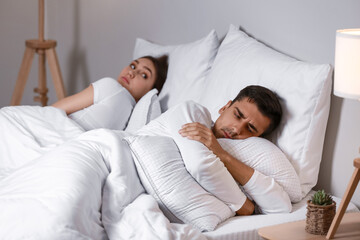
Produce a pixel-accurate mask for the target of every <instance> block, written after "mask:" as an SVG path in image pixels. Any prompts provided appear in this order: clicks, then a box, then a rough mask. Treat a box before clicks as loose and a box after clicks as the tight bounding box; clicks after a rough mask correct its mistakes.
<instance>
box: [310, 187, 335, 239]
mask: <svg viewBox="0 0 360 240" xmlns="http://www.w3.org/2000/svg"><path fill="white" fill-rule="evenodd" d="M335 211H336V203H335V202H334V201H333V199H332V197H331V196H330V195H329V194H327V193H325V191H324V190H319V191H317V192H316V193H314V195H313V196H312V197H311V200H308V202H307V213H306V227H305V230H306V231H307V232H308V233H312V234H317V235H326V233H327V232H328V230H329V228H330V225H331V222H332V220H333V218H334V216H335Z"/></svg>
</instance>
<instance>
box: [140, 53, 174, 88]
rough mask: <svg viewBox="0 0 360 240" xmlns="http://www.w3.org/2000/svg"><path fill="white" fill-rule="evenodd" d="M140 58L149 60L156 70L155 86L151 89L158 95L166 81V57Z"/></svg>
mask: <svg viewBox="0 0 360 240" xmlns="http://www.w3.org/2000/svg"><path fill="white" fill-rule="evenodd" d="M141 58H146V59H149V60H150V61H151V62H152V63H153V64H154V67H155V70H156V78H155V84H154V87H153V88H156V89H157V90H158V91H159V93H160V91H161V89H162V87H163V86H164V83H165V80H166V76H167V71H168V66H169V64H168V56H167V55H163V56H161V57H157V58H156V57H153V56H144V57H141Z"/></svg>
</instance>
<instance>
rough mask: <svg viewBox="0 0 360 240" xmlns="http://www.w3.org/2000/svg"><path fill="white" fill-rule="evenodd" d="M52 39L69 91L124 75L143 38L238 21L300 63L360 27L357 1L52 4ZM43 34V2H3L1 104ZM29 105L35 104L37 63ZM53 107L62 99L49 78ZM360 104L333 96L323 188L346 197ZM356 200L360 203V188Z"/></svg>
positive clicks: (189, 35) (324, 59) (185, 37)
mask: <svg viewBox="0 0 360 240" xmlns="http://www.w3.org/2000/svg"><path fill="white" fill-rule="evenodd" d="M46 3H47V6H46V9H47V13H46V21H47V24H46V31H45V32H46V36H47V37H48V38H53V39H56V40H57V41H58V46H57V48H56V50H57V53H58V57H59V61H60V66H61V69H62V74H63V78H64V81H65V86H66V90H67V93H69V94H72V93H75V92H77V91H79V90H81V89H83V88H84V87H86V86H87V85H88V84H89V83H90V82H93V81H95V80H97V79H98V78H100V77H104V76H110V77H116V76H117V74H118V73H119V72H120V70H121V67H122V66H124V65H125V64H127V63H128V61H129V60H130V59H131V56H132V49H133V46H134V42H135V38H136V37H142V38H146V39H149V40H153V41H155V42H157V43H163V44H176V43H184V42H190V41H193V40H196V39H198V38H201V37H203V36H205V35H206V34H207V33H208V32H209V31H210V30H211V29H216V31H217V32H218V35H219V36H220V37H223V36H224V34H225V33H226V32H227V29H228V26H229V24H230V23H233V24H236V25H239V26H240V27H241V28H242V29H243V30H245V31H246V32H247V33H249V34H250V35H252V36H253V37H255V38H257V39H258V40H260V41H262V42H264V43H265V44H267V45H269V46H271V47H273V48H275V49H276V50H278V51H281V52H283V53H286V54H288V55H290V56H293V57H296V58H298V59H300V60H305V61H310V62H315V63H330V64H332V65H333V63H334V46H335V31H336V30H337V29H341V28H355V27H357V28H360V14H359V13H358V11H359V9H360V1H357V0H342V1H338V0H317V1H313V0H296V1H295V0H293V1H289V0H272V1H269V0H252V1H249V0H248V1H246V0H222V1H216V0H196V1H194V0H182V1H170V0H121V1H119V0H103V1H96V0H61V1H55V0H47V1H46ZM36 37H37V1H36V0H27V1H22V0H11V1H5V0H0V42H1V44H0V81H1V90H0V91H1V94H0V107H2V106H6V105H8V104H9V102H10V99H11V94H12V91H13V87H14V85H15V80H16V77H17V72H18V69H19V66H20V63H21V59H22V54H23V51H24V41H25V40H26V39H29V38H36ZM34 64H35V65H34V66H33V68H32V72H31V76H30V79H29V81H28V85H27V88H26V90H25V94H24V98H23V104H32V105H35V104H36V103H34V102H33V101H32V96H33V94H32V88H34V87H35V85H36V81H37V80H36V78H37V68H36V60H35V61H34ZM49 86H50V87H49V88H50V103H52V102H54V101H55V100H56V99H55V95H54V90H53V89H52V84H51V83H50V81H49ZM359 122H360V102H357V101H354V100H343V99H340V98H338V97H335V96H333V97H332V107H331V112H330V117H329V123H328V128H327V133H326V140H325V146H324V154H323V160H322V165H321V170H320V171H321V172H320V175H319V177H320V179H319V183H318V188H324V189H325V190H326V191H330V192H331V193H333V194H334V195H336V196H340V197H342V195H343V193H344V191H345V188H346V185H347V183H348V181H349V179H350V176H351V174H352V172H353V166H352V162H353V159H354V158H355V157H357V156H359V153H358V149H359V146H360V134H359V132H360V124H358V123H359ZM353 201H354V202H355V203H356V204H357V205H358V206H360V188H359V187H358V188H357V190H356V192H355V195H354V197H353Z"/></svg>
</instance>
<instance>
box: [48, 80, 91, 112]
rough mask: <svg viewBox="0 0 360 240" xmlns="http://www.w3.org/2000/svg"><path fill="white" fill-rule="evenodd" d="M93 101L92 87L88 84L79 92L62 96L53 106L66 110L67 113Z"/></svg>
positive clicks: (84, 106)
mask: <svg viewBox="0 0 360 240" xmlns="http://www.w3.org/2000/svg"><path fill="white" fill-rule="evenodd" d="M93 103H94V87H93V86H92V84H90V86H89V87H87V88H85V89H84V90H82V91H81V92H79V93H76V94H74V95H71V96H69V97H66V98H63V99H61V100H59V101H57V102H56V103H54V104H53V105H51V106H53V107H56V108H60V109H62V110H64V111H65V112H66V114H67V115H69V114H71V113H73V112H76V111H79V110H81V109H84V108H86V107H88V106H90V105H92V104H93Z"/></svg>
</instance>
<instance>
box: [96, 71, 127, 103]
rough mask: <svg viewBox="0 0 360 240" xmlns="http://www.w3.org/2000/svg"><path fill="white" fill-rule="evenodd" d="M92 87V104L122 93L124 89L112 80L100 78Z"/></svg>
mask: <svg viewBox="0 0 360 240" xmlns="http://www.w3.org/2000/svg"><path fill="white" fill-rule="evenodd" d="M92 86H93V87H94V103H96V102H99V101H101V100H102V99H105V98H107V97H109V96H113V95H114V94H117V93H119V92H122V91H123V89H124V87H123V86H121V84H120V83H119V82H118V81H116V80H115V79H113V78H109V77H106V78H101V79H99V80H97V81H96V82H94V83H92Z"/></svg>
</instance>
